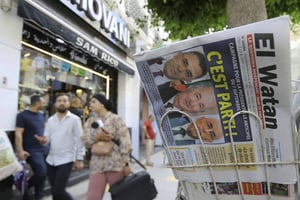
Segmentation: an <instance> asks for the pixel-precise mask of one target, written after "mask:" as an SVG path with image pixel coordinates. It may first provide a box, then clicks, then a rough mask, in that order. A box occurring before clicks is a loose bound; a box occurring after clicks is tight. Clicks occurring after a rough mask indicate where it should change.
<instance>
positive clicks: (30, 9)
mask: <svg viewBox="0 0 300 200" xmlns="http://www.w3.org/2000/svg"><path fill="white" fill-rule="evenodd" d="M48 10H49V9H48ZM48 10H47V9H46V8H44V7H42V6H41V5H39V4H38V3H36V2H35V1H33V0H19V5H18V15H19V16H20V17H23V18H24V19H27V20H31V21H34V22H35V23H37V24H38V25H39V26H41V27H42V28H44V29H46V30H49V31H50V32H51V33H52V34H54V35H58V36H60V37H61V38H62V39H64V40H65V41H67V42H68V43H71V44H72V45H74V46H76V48H80V49H81V50H83V51H85V52H86V53H88V54H89V55H92V56H94V57H96V58H97V59H98V60H99V61H101V62H104V63H106V64H107V65H109V66H111V67H114V68H116V69H118V70H121V71H123V72H126V73H128V74H130V75H134V73H135V71H134V70H133V69H132V68H131V66H130V65H129V64H128V63H126V62H125V61H123V60H122V59H120V58H118V57H117V56H115V55H112V54H111V53H109V52H108V51H107V50H106V49H104V48H103V47H101V46H100V45H99V44H97V43H95V42H94V41H93V39H91V38H89V37H88V36H86V35H84V33H82V32H80V31H79V30H76V29H75V28H73V27H71V26H70V25H68V24H66V22H64V21H63V19H61V18H59V16H56V15H54V14H53V13H50V12H49V11H48ZM78 41H80V42H78ZM79 45H81V46H79Z"/></svg>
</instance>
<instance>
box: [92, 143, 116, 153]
mask: <svg viewBox="0 0 300 200" xmlns="http://www.w3.org/2000/svg"><path fill="white" fill-rule="evenodd" d="M112 150H113V143H112V141H98V142H96V143H95V144H93V145H92V148H91V153H92V154H93V155H96V156H109V155H111V152H112Z"/></svg>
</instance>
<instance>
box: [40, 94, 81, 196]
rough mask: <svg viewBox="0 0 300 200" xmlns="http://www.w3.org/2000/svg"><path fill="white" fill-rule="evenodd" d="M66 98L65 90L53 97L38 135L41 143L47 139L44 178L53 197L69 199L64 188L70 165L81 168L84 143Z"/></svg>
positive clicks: (78, 122) (77, 118) (76, 120)
mask: <svg viewBox="0 0 300 200" xmlns="http://www.w3.org/2000/svg"><path fill="white" fill-rule="evenodd" d="M69 107H70V101H69V97H68V96H67V95H66V94H60V95H58V96H57V97H56V101H55V108H56V113H55V114H54V115H53V116H51V117H50V118H49V120H48V122H47V125H46V128H45V136H44V137H38V140H39V141H40V142H41V143H46V142H49V143H50V151H49V154H48V156H47V158H46V161H47V168H48V179H49V182H50V185H51V192H52V197H53V200H73V198H72V196H71V195H70V194H69V193H68V192H67V191H66V187H67V183H68V180H69V177H70V174H71V172H72V168H73V166H74V168H75V170H81V169H82V168H83V162H82V160H83V156H84V152H85V151H84V146H83V143H82V142H81V139H80V137H81V134H82V125H81V120H80V118H79V117H78V116H76V115H75V114H72V113H71V112H70V111H69Z"/></svg>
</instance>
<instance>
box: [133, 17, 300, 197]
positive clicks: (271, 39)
mask: <svg viewBox="0 0 300 200" xmlns="http://www.w3.org/2000/svg"><path fill="white" fill-rule="evenodd" d="M279 27H280V28H279ZM289 32H290V27H289V17H288V16H283V17H278V18H274V19H269V20H265V21H261V22H257V23H253V24H249V25H245V26H241V27H237V28H232V29H229V30H224V31H221V32H216V33H212V34H207V35H204V36H199V37H195V38H189V39H186V40H182V41H178V42H175V43H172V44H169V45H166V46H164V47H161V48H159V49H154V50H150V51H146V52H142V53H140V54H137V55H136V56H135V61H136V65H137V68H138V72H139V75H140V77H141V80H142V83H143V87H144V89H145V92H146V94H147V97H148V99H149V101H150V103H151V106H152V108H153V112H154V115H155V119H156V122H157V124H160V122H161V119H162V116H163V115H164V114H165V113H166V112H168V111H170V110H172V111H175V112H170V114H168V117H167V118H166V120H164V121H163V122H162V123H161V130H162V131H161V135H162V138H163V139H164V143H165V145H166V146H167V148H168V152H169V154H170V158H169V159H170V162H172V165H173V171H174V174H175V175H176V176H177V178H178V179H179V180H184V181H188V182H191V183H199V184H200V183H205V182H208V183H209V182H212V176H214V180H216V181H217V182H220V183H226V182H227V183H230V182H231V183H234V182H237V181H238V180H239V178H240V180H241V181H242V182H249V183H250V182H251V183H260V184H261V183H262V182H265V181H266V180H267V178H266V176H269V180H270V181H271V182H272V183H274V184H275V183H278V184H287V185H289V184H295V182H296V181H297V178H296V177H297V175H296V165H295V164H294V163H293V161H294V160H295V154H294V149H293V146H294V143H293V135H292V127H291V77H290V76H291V72H290V70H291V69H290V42H289V41H290V36H289V34H290V33H289ZM176 111H183V112H184V113H187V115H188V116H186V115H183V114H182V113H181V112H176ZM241 111H249V112H251V113H253V114H248V113H243V114H240V115H236V116H235V117H234V118H233V119H231V118H232V116H234V115H235V114H236V113H238V112H241ZM230 120H231V123H230ZM195 125H196V127H195ZM196 129H198V130H199V133H200V138H199V134H197V131H196ZM231 139H232V140H233V141H232V140H231ZM201 141H202V142H203V143H202V142H201ZM202 144H204V145H202ZM233 149H234V152H233ZM205 152H206V153H207V156H206V154H205ZM234 155H235V156H234ZM265 162H271V163H270V164H268V165H265V164H262V163H265ZM209 163H210V164H215V166H213V167H212V171H211V170H210V169H209V167H208V166H207V164H209ZM235 163H246V164H245V165H239V166H238V167H236V166H237V165H235ZM247 163H248V165H247ZM287 163H290V164H287ZM176 166H178V168H176ZM265 166H267V167H265ZM265 168H267V171H268V172H267V173H266V169H265ZM237 171H238V172H239V173H238V174H239V175H237ZM238 176H240V177H238ZM261 187H262V188H263V186H261ZM261 194H263V193H261ZM287 196H289V195H287Z"/></svg>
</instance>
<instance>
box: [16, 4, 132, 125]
mask: <svg viewBox="0 0 300 200" xmlns="http://www.w3.org/2000/svg"><path fill="white" fill-rule="evenodd" d="M45 2H46V1H45ZM45 2H43V3H45ZM62 2H63V1H62ZM54 3H55V2H54ZM54 3H53V2H52V4H38V3H36V2H34V1H20V2H19V7H18V15H19V16H21V17H23V18H24V24H23V32H22V57H21V73H20V87H21V94H20V95H19V96H20V97H21V98H20V101H19V103H20V109H22V107H23V106H24V105H26V100H28V94H32V92H33V91H34V90H37V91H36V92H41V91H43V93H45V99H46V102H47V105H49V106H48V109H47V111H48V112H49V114H50V115H51V114H53V112H52V109H51V105H52V104H53V98H54V97H55V94H56V93H59V92H67V93H70V96H71V98H72V97H79V98H80V99H81V101H82V103H81V104H82V105H81V108H80V109H84V108H86V107H87V104H88V99H89V97H90V95H91V94H94V93H99V92H100V93H104V94H106V96H107V97H108V98H110V99H111V100H112V101H113V102H114V104H115V105H117V97H118V94H117V90H116V88H117V87H118V73H119V70H121V71H124V72H125V73H128V74H130V75H134V70H133V69H131V66H129V65H128V64H127V63H126V62H125V61H123V60H120V59H117V58H116V56H115V55H114V54H111V53H109V52H108V51H105V49H101V48H99V47H97V43H95V42H93V41H89V38H90V36H88V34H85V32H78V33H76V32H74V31H73V30H72V29H73V28H74V26H76V24H74V25H70V24H69V27H73V28H69V27H68V26H66V25H65V24H67V23H68V22H67V21H66V20H64V21H63V22H64V24H62V23H60V21H59V18H60V19H62V18H68V17H71V18H75V19H76V17H77V15H76V14H73V13H70V12H69V11H72V12H76V9H78V6H77V7H76V5H72V4H70V3H68V2H65V3H59V2H56V4H54ZM43 6H46V7H47V10H43ZM101 6H102V7H103V9H104V6H105V4H101ZM98 7H99V5H98ZM49 8H51V9H53V12H50V11H51V9H49ZM70 9H71V10H70ZM57 10H60V13H59V14H58V17H59V16H61V17H59V18H58V21H56V19H55V18H54V16H52V14H53V13H54V11H57ZM94 10H95V9H94ZM43 12H44V13H43ZM68 12H69V14H68V15H67V14H66V13H68ZM77 12H78V11H77ZM98 12H99V9H98ZM62 13H64V15H61V14H62ZM46 14H48V15H46ZM56 15H57V13H56ZM53 18H54V19H53ZM77 20H80V18H79V17H78V19H77ZM77 26H78V25H77ZM88 26H89V25H88V24H80V27H81V29H82V31H85V30H86V29H87V28H90V27H88ZM123 26H124V25H123ZM126 31H127V30H124V31H123V32H126ZM84 34H85V35H84ZM89 34H90V33H89ZM94 34H97V32H96V31H95V30H94ZM115 35H116V34H115ZM128 35H129V33H128V32H127V33H126V37H124V38H127V37H128ZM111 40H113V38H112V39H111ZM106 45H107V46H109V45H110V43H109V42H108V43H107V44H106ZM126 45H128V40H127V39H126V40H124V41H123V46H124V48H125V46H126ZM115 48H119V50H122V49H121V48H122V45H119V46H118V47H115ZM85 110H88V109H85ZM83 113H87V112H83ZM82 117H83V119H85V118H86V117H88V116H85V115H84V116H82Z"/></svg>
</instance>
